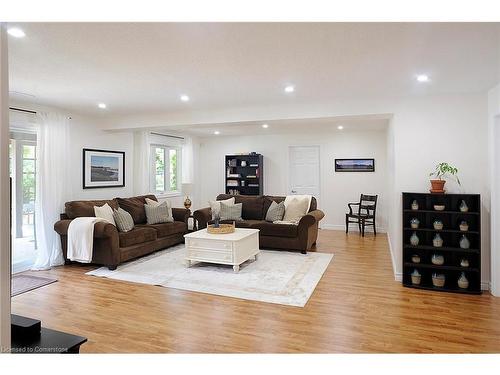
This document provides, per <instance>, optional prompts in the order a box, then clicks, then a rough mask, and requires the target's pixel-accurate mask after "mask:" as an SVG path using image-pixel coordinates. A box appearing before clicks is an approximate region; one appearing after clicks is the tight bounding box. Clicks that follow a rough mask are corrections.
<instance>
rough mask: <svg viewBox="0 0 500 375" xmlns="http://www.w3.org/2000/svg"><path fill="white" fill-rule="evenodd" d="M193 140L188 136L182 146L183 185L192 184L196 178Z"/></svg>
mask: <svg viewBox="0 0 500 375" xmlns="http://www.w3.org/2000/svg"><path fill="white" fill-rule="evenodd" d="M193 153H194V150H193V138H191V137H188V136H186V137H185V138H184V143H183V145H182V159H181V160H182V183H183V184H192V183H193V179H194V178H193V176H194V171H193V169H194V155H193Z"/></svg>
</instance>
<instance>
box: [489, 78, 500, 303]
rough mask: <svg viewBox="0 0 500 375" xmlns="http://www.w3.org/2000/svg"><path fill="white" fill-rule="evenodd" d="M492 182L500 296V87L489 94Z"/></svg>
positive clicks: (494, 285) (495, 286)
mask: <svg viewBox="0 0 500 375" xmlns="http://www.w3.org/2000/svg"><path fill="white" fill-rule="evenodd" d="M488 136H489V137H488V138H489V140H490V143H489V158H490V161H491V162H490V181H491V292H492V293H493V295H495V296H500V230H499V229H498V228H499V227H498V223H500V85H497V86H495V87H494V88H492V89H491V90H490V91H489V93H488Z"/></svg>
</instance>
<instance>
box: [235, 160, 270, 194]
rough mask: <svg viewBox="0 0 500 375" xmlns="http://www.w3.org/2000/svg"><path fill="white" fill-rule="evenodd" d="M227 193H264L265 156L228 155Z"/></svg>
mask: <svg viewBox="0 0 500 375" xmlns="http://www.w3.org/2000/svg"><path fill="white" fill-rule="evenodd" d="M225 185H226V194H232V195H240V194H241V195H264V157H263V156H262V155H261V154H245V155H226V176H225Z"/></svg>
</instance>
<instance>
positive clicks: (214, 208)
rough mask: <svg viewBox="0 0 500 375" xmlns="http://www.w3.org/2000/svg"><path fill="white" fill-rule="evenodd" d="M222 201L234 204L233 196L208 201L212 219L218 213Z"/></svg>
mask: <svg viewBox="0 0 500 375" xmlns="http://www.w3.org/2000/svg"><path fill="white" fill-rule="evenodd" d="M222 202H224V203H226V204H234V197H232V198H229V199H226V200H223V201H209V202H208V204H209V205H210V211H212V220H213V219H215V215H216V214H217V213H219V214H220V204H221V203H222Z"/></svg>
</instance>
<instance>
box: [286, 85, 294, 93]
mask: <svg viewBox="0 0 500 375" xmlns="http://www.w3.org/2000/svg"><path fill="white" fill-rule="evenodd" d="M294 91H295V87H294V86H292V85H289V86H287V87H285V92H294Z"/></svg>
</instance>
